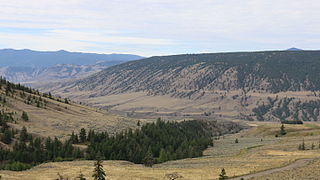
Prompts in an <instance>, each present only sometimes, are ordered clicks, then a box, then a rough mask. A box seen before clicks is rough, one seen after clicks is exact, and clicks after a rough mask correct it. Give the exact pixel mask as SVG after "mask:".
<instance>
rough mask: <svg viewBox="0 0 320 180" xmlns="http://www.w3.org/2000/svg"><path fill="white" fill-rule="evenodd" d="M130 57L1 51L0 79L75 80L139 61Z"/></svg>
mask: <svg viewBox="0 0 320 180" xmlns="http://www.w3.org/2000/svg"><path fill="white" fill-rule="evenodd" d="M141 58H142V57H141V56H137V55H131V54H94V53H79V52H68V51H64V50H61V51H51V52H49V51H47V52H42V51H32V50H27V49H25V50H14V49H2V50H0V76H3V77H5V78H6V79H7V80H9V81H12V82H15V83H24V84H26V83H31V82H32V83H42V82H47V81H58V80H66V79H78V78H81V77H85V76H88V75H91V74H93V73H96V72H98V71H100V70H102V69H104V68H107V67H109V66H113V65H116V64H120V63H124V62H127V61H131V60H137V59H141Z"/></svg>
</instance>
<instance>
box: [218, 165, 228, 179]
mask: <svg viewBox="0 0 320 180" xmlns="http://www.w3.org/2000/svg"><path fill="white" fill-rule="evenodd" d="M226 179H228V176H227V173H226V170H225V169H224V168H222V169H221V173H220V174H219V180H226Z"/></svg>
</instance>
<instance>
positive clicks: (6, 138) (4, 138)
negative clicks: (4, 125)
mask: <svg viewBox="0 0 320 180" xmlns="http://www.w3.org/2000/svg"><path fill="white" fill-rule="evenodd" d="M1 141H2V142H4V143H6V144H10V143H11V141H12V139H11V131H9V129H6V130H5V131H4V134H3V136H2V137H1Z"/></svg>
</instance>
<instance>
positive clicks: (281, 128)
mask: <svg viewBox="0 0 320 180" xmlns="http://www.w3.org/2000/svg"><path fill="white" fill-rule="evenodd" d="M286 134H287V132H286V130H285V129H284V125H283V124H282V125H281V127H280V135H281V136H284V135H286Z"/></svg>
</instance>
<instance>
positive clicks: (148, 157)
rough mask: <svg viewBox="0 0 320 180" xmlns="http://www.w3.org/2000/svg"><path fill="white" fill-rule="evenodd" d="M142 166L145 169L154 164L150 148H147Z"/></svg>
mask: <svg viewBox="0 0 320 180" xmlns="http://www.w3.org/2000/svg"><path fill="white" fill-rule="evenodd" d="M143 164H144V165H145V166H147V167H152V166H153V164H154V158H153V154H152V150H151V147H149V148H148V151H147V153H146V156H145V157H144V159H143Z"/></svg>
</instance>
